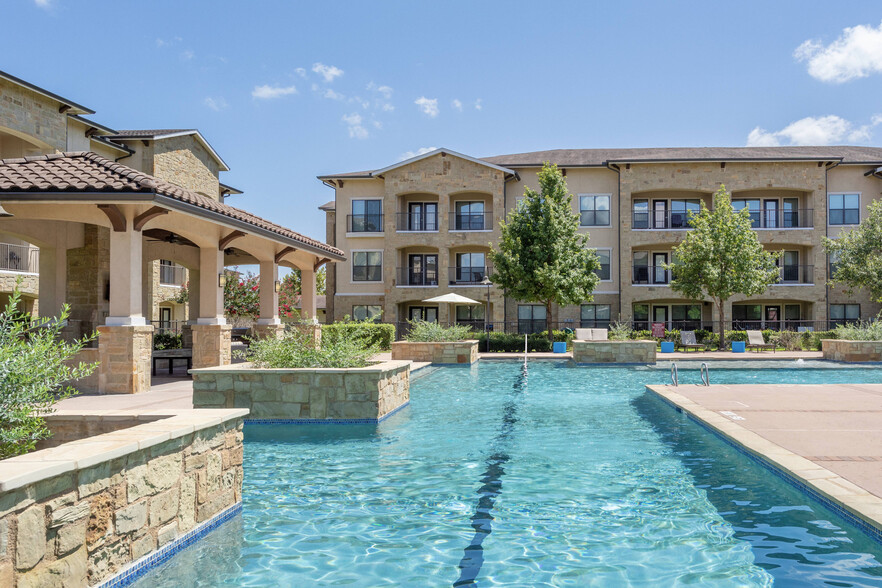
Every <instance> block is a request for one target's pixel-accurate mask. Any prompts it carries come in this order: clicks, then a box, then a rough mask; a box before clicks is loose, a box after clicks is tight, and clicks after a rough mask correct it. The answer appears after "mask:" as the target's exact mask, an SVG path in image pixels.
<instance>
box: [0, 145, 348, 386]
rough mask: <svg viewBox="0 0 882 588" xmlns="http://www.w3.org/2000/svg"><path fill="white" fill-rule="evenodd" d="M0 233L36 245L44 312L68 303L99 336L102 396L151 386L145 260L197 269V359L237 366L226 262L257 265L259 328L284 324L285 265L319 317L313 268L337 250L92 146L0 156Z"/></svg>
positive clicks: (193, 301)
mask: <svg viewBox="0 0 882 588" xmlns="http://www.w3.org/2000/svg"><path fill="white" fill-rule="evenodd" d="M0 205H2V209H3V210H5V212H6V213H7V216H3V217H2V218H0V231H3V232H5V233H8V234H11V235H14V236H17V237H20V238H22V239H25V240H27V241H28V242H30V243H33V244H35V245H37V246H39V247H40V262H39V286H40V287H39V290H40V297H39V315H40V316H44V317H48V316H56V315H57V314H58V312H59V311H60V309H61V306H62V304H64V303H65V302H66V303H68V304H70V306H71V319H72V320H71V321H70V323H69V325H68V328H67V331H68V333H69V335H70V336H71V337H77V336H81V335H83V334H87V333H91V332H92V331H94V330H95V329H97V330H98V332H99V337H98V347H97V359H98V360H99V361H100V364H101V365H100V367H99V370H98V378H97V385H96V388H97V390H98V392H100V393H134V392H141V391H145V390H148V389H149V387H150V369H151V366H150V357H151V352H152V333H153V327H152V326H151V325H150V324H149V323H148V321H147V320H146V319H145V315H144V308H145V306H146V304H148V303H149V302H148V301H147V300H146V288H145V287H144V280H145V274H146V271H147V267H148V265H149V263H150V262H152V261H153V260H156V259H167V260H172V261H174V262H176V263H178V264H180V265H182V266H184V267H186V268H188V269H189V270H190V284H189V304H190V319H191V320H190V323H191V324H190V329H191V335H192V349H193V367H194V368H196V367H209V366H216V365H224V364H228V363H230V330H231V327H230V325H228V324H226V320H225V318H224V306H223V282H224V280H225V272H224V267H225V266H227V265H241V264H255V265H258V266H259V267H260V283H261V284H263V285H269V287H262V288H261V289H260V316H259V318H258V320H257V324H256V326H255V330H256V331H257V334H258V335H266V334H269V333H271V332H273V331H278V330H280V329H281V328H282V326H281V320H280V318H279V313H278V293H277V292H276V290H277V287H276V284H277V282H278V279H279V267H280V266H283V267H289V268H292V269H299V270H300V272H301V283H302V289H303V297H302V300H301V315H302V317H303V318H305V319H314V318H315V317H316V292H315V272H316V271H317V270H318V269H319V267H321V266H322V265H323V264H325V263H329V262H336V261H341V260H343V259H345V258H344V255H343V252H342V251H340V250H339V249H337V248H335V247H332V246H330V245H327V244H325V243H322V242H320V241H316V240H314V239H310V238H309V237H306V236H304V235H301V234H299V233H297V232H295V231H292V230H290V229H286V228H284V227H281V226H279V225H277V224H275V223H272V222H270V221H267V220H265V219H262V218H260V217H258V216H255V215H253V214H250V213H248V212H245V211H243V210H240V209H238V208H234V207H232V206H229V205H227V204H224V203H222V202H219V201H218V200H215V199H213V198H210V197H208V196H206V195H204V194H201V193H197V192H192V191H189V190H184V189H182V188H180V187H178V186H176V185H174V184H171V183H169V182H165V181H163V180H159V179H157V178H154V177H152V176H150V175H147V174H144V173H142V172H139V171H137V170H135V169H132V168H130V167H127V166H125V165H122V164H120V163H116V162H114V161H111V160H108V159H105V158H103V157H101V156H99V155H96V154H95V153H92V152H76V153H57V154H51V155H41V156H34V157H26V158H18V159H5V160H0Z"/></svg>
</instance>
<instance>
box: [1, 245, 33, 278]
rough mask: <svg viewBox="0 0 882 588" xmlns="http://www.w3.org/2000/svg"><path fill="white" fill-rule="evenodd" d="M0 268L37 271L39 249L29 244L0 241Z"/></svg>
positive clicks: (12, 270) (15, 270) (29, 271)
mask: <svg viewBox="0 0 882 588" xmlns="http://www.w3.org/2000/svg"><path fill="white" fill-rule="evenodd" d="M0 270H7V271H11V272H28V273H37V272H39V271H40V250H39V249H37V248H35V247H31V246H30V245H13V244H12V243H0Z"/></svg>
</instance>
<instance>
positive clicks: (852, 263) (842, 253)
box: [824, 200, 882, 302]
mask: <svg viewBox="0 0 882 588" xmlns="http://www.w3.org/2000/svg"><path fill="white" fill-rule="evenodd" d="M867 210H868V211H869V214H868V216H867V218H866V219H864V220H863V221H861V224H860V226H859V227H856V228H855V229H854V230H851V231H848V232H845V233H843V234H842V235H841V236H840V237H839V238H838V239H827V238H826V237H824V249H826V251H827V254H828V255H830V256H831V258H833V259H835V263H834V268H835V269H834V271H833V275H832V276H830V284H831V285H834V284H843V285H844V286H845V287H846V291H847V292H848V293H849V294H853V293H854V291H855V290H857V289H859V288H864V289H866V290H867V291H868V292H869V293H870V297H871V298H872V299H873V301H875V302H882V201H879V200H874V201H873V202H871V203H870V205H869V206H868V207H867Z"/></svg>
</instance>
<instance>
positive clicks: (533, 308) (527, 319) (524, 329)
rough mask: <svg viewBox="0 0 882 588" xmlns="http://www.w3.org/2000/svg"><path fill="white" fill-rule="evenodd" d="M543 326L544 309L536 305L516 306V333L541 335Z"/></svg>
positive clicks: (544, 327)
mask: <svg viewBox="0 0 882 588" xmlns="http://www.w3.org/2000/svg"><path fill="white" fill-rule="evenodd" d="M545 329H546V326H545V307H544V306H539V305H538V304H519V305H518V333H520V334H521V335H523V334H529V333H541V332H542V331H544V330H545Z"/></svg>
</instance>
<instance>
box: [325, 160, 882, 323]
mask: <svg viewBox="0 0 882 588" xmlns="http://www.w3.org/2000/svg"><path fill="white" fill-rule="evenodd" d="M546 161H550V162H552V163H555V164H557V165H558V166H559V167H560V168H561V170H562V172H563V173H564V175H565V176H566V180H567V185H568V187H569V190H570V192H571V193H573V195H574V198H573V213H574V214H577V215H579V219H580V231H584V232H588V233H589V234H590V242H589V245H590V247H592V248H594V249H596V251H597V254H598V256H599V257H600V261H601V269H600V270H599V272H598V274H599V276H600V278H601V281H600V284H599V286H598V288H597V289H596V291H595V293H594V297H593V300H592V301H590V302H588V301H586V302H585V303H584V304H579V305H573V306H567V307H562V308H554V309H553V311H552V316H550V317H548V316H545V308H544V307H543V306H540V305H534V304H528V303H523V302H518V301H515V300H513V299H512V298H511V297H509V296H506V293H505V292H504V291H502V290H501V289H499V288H497V287H495V286H492V285H490V286H487V285H486V283H485V284H482V282H483V281H484V278H485V276H487V275H488V274H492V271H493V270H492V267H490V264H489V258H488V255H487V254H488V252H489V251H490V247H491V246H492V245H493V244H495V243H497V242H498V240H499V238H500V230H499V221H500V220H501V219H503V218H504V216H505V215H506V214H507V213H508V212H509V211H511V210H512V209H513V208H514V207H515V206H516V203H517V201H518V199H519V198H521V197H522V196H523V193H524V189H525V187H530V188H533V189H538V179H537V173H538V172H539V170H540V169H541V167H542V165H543V162H546ZM880 166H882V148H875V147H851V146H831V147H756V148H752V147H743V148H716V147H712V148H670V149H667V148H661V149H560V150H552V151H538V152H532V153H518V154H513V155H501V156H496V157H487V158H480V159H479V158H475V157H470V156H468V155H464V154H461V153H456V152H454V151H450V150H448V149H437V150H435V151H432V152H430V153H426V154H424V155H420V156H418V157H414V158H412V159H408V160H406V161H401V162H399V163H396V164H393V165H390V166H388V167H384V168H380V169H376V170H369V171H361V172H348V173H338V174H329V175H323V176H319V180H321V181H322V182H323V183H324V184H325V185H327V186H328V187H330V188H332V189H333V190H334V200H333V201H331V202H328V203H327V204H325V205H323V206H322V207H320V208H321V210H323V211H325V213H326V228H327V237H326V238H327V242H328V243H330V244H332V245H335V246H337V247H338V248H340V249H342V250H344V251H345V252H346V254H347V261H346V262H345V263H338V264H335V266H333V267H330V268H329V273H328V278H327V288H328V298H327V313H328V316H329V317H333V319H335V320H340V319H342V318H343V317H344V316H347V315H348V316H351V317H354V318H365V317H379V318H380V320H382V321H384V322H392V323H403V322H404V321H406V320H407V319H416V318H421V319H425V320H437V321H440V322H444V323H447V322H459V323H474V324H476V325H482V324H483V322H484V320H485V314H486V316H487V317H488V318H489V322H492V323H493V328H495V329H500V328H504V329H506V330H508V331H514V330H517V331H519V332H526V331H535V330H541V329H544V328H546V325H548V324H549V323H551V324H553V325H554V327H555V328H561V327H567V326H569V327H576V326H584V327H593V326H606V325H608V324H609V322H610V321H615V320H621V321H627V322H631V323H633V324H634V326H635V327H638V328H648V327H649V325H650V324H651V323H664V324H665V325H666V326H667V327H668V328H695V329H697V328H703V327H704V328H707V327H711V326H713V325H714V324H715V322H716V321H719V319H720V317H719V316H717V310H716V309H715V308H714V307H713V305H711V304H710V302H709V301H706V300H688V299H685V298H683V297H682V296H681V295H680V294H678V293H676V292H674V291H673V290H672V289H671V287H670V285H669V282H670V275H669V272H667V271H666V270H665V269H664V267H663V264H665V263H668V262H670V261H671V252H672V249H673V247H674V246H676V245H677V244H678V243H679V242H680V241H681V240H682V239H683V237H684V236H685V235H686V234H687V233H688V231H689V230H690V228H689V226H688V223H687V218H688V214H689V212H690V211H697V210H699V208H700V205H701V203H702V202H703V203H705V204H706V205H707V206H709V207H710V206H711V205H712V196H713V193H714V192H715V191H716V190H717V189H718V188H719V187H720V185H721V184H725V186H726V188H727V189H728V190H729V191H730V192H731V194H732V201H733V204H734V206H735V207H736V208H747V209H749V211H750V216H751V218H752V219H753V225H754V229H755V230H756V233H757V236H758V237H759V240H760V242H761V243H762V244H763V245H764V247H765V248H767V249H768V250H774V251H784V253H783V255H782V257H781V260H780V262H779V265H780V280H779V282H778V283H776V284H773V285H771V286H769V287H768V288H767V289H766V291H765V292H764V293H763V294H762V295H759V296H753V297H749V298H746V297H744V296H736V297H734V298H732V299H731V300H730V301H729V302H728V303H727V305H726V308H725V313H726V317H725V318H726V322H727V326H728V323H729V322H730V321H734V322H735V323H736V325H737V326H746V327H757V328H785V327H786V328H793V329H797V328H800V327H802V328H814V329H821V328H826V327H827V326H828V325H829V324H831V323H837V322H842V321H846V320H856V319H861V318H869V317H873V316H875V315H876V314H877V313H878V312H879V310H880V308H879V305H877V304H875V303H872V302H871V301H870V300H869V298H868V297H867V296H866V295H865V294H863V293H859V294H858V295H857V296H853V297H850V296H848V295H846V293H845V292H844V291H843V290H842V289H840V288H830V287H828V286H827V279H828V276H829V273H830V272H829V270H830V267H829V262H830V260H828V259H827V256H826V254H825V252H824V250H823V247H822V240H821V238H822V237H823V236H828V237H830V238H836V237H837V236H838V235H839V234H841V233H842V232H843V231H848V230H850V229H851V228H853V227H855V226H857V225H858V224H860V221H861V219H862V218H863V217H864V216H865V215H866V207H867V205H868V204H869V202H870V201H871V200H873V199H874V198H878V197H879V196H880V192H882V182H880V178H882V167H880ZM834 261H835V260H834ZM449 292H456V293H459V294H462V295H464V296H467V297H469V298H472V299H473V300H476V301H480V302H481V304H480V305H456V306H454V307H453V308H451V309H448V308H447V305H445V304H441V305H438V304H431V303H426V302H424V300H426V299H428V298H432V297H434V296H437V295H441V294H445V293H449ZM488 299H489V302H488Z"/></svg>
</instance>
